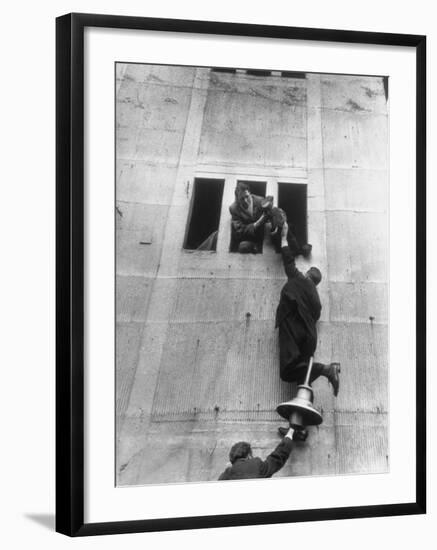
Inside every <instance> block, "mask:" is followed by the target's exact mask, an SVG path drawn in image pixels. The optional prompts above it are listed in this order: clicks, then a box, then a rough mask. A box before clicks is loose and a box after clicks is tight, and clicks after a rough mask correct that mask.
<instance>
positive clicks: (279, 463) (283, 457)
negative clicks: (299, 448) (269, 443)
mask: <svg viewBox="0 0 437 550" xmlns="http://www.w3.org/2000/svg"><path fill="white" fill-rule="evenodd" d="M292 438H293V429H292V428H290V429H289V430H288V433H287V435H286V436H285V437H284V439H283V440H282V441H281V443H279V445H278V446H277V447H276V449H275V450H274V451H273V452H272V453H271V454H270V455H269V456H268V457H267V458H266V459H265V461H264V462H263V463H262V467H261V475H262V477H271V476H272V475H273V474H274V473H276V472H277V471H278V470H280V469H281V468H282V467H283V466H284V464H285V463H286V462H287V460H288V457H289V456H290V453H291V449H292V448H293V440H292Z"/></svg>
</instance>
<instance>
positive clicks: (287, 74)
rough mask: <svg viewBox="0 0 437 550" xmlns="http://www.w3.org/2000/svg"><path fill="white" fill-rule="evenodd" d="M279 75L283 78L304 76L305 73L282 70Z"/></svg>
mask: <svg viewBox="0 0 437 550" xmlns="http://www.w3.org/2000/svg"><path fill="white" fill-rule="evenodd" d="M281 75H282V76H283V77H285V78H306V77H307V75H306V73H301V72H298V71H282V73H281Z"/></svg>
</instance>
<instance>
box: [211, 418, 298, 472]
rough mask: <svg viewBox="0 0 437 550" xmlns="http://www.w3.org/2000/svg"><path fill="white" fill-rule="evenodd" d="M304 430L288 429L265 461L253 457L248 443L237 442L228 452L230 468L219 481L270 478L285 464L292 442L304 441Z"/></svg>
mask: <svg viewBox="0 0 437 550" xmlns="http://www.w3.org/2000/svg"><path fill="white" fill-rule="evenodd" d="M279 433H280V434H281V435H282V433H281V432H279ZM306 437H307V431H306V430H293V428H290V429H289V430H288V431H287V432H286V434H285V435H284V438H283V439H282V441H281V442H280V443H279V445H278V446H277V447H276V449H275V450H274V451H273V452H272V453H271V454H270V455H269V456H268V457H267V458H266V459H265V460H262V459H261V458H259V457H254V456H253V454H252V448H251V446H250V443H247V442H246V441H239V442H238V443H235V445H232V447H231V450H230V452H229V460H230V462H231V466H229V467H228V468H226V470H225V471H224V472H223V473H222V474H221V475H220V477H219V481H220V480H231V479H254V478H262V477H272V475H273V474H275V473H276V472H277V471H278V470H280V469H281V468H282V467H283V466H284V464H285V463H286V462H287V460H288V457H289V456H290V453H291V451H292V448H293V441H305V439H306Z"/></svg>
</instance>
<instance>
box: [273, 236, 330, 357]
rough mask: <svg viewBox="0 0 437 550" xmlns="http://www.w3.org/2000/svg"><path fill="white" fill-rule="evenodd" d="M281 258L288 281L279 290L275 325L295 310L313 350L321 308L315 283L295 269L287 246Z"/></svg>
mask: <svg viewBox="0 0 437 550" xmlns="http://www.w3.org/2000/svg"><path fill="white" fill-rule="evenodd" d="M282 259H283V263H284V269H285V273H286V274H287V277H288V281H287V282H286V283H285V285H284V286H283V288H282V290H281V298H280V301H279V305H278V308H277V310H276V327H279V325H280V324H281V323H283V322H284V321H286V320H287V317H290V318H292V317H293V316H294V314H295V313H296V311H297V312H298V314H299V317H300V318H301V319H302V321H303V323H304V325H305V327H306V330H307V333H308V334H307V339H308V343H309V347H310V348H312V347H314V350H315V349H316V346H317V329H316V322H317V321H318V319H319V318H320V312H321V310H322V304H321V303H320V298H319V294H318V292H317V288H316V285H315V284H314V283H313V281H312V280H311V279H309V278H308V277H305V275H304V274H303V273H301V272H300V271H299V270H298V269H297V267H296V264H295V260H294V254H293V253H292V252H291V250H290V248H289V247H288V246H285V247H283V248H282Z"/></svg>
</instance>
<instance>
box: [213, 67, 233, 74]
mask: <svg viewBox="0 0 437 550" xmlns="http://www.w3.org/2000/svg"><path fill="white" fill-rule="evenodd" d="M212 71H213V72H214V73H235V72H236V70H235V69H231V68H230V67H213V68H212Z"/></svg>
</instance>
